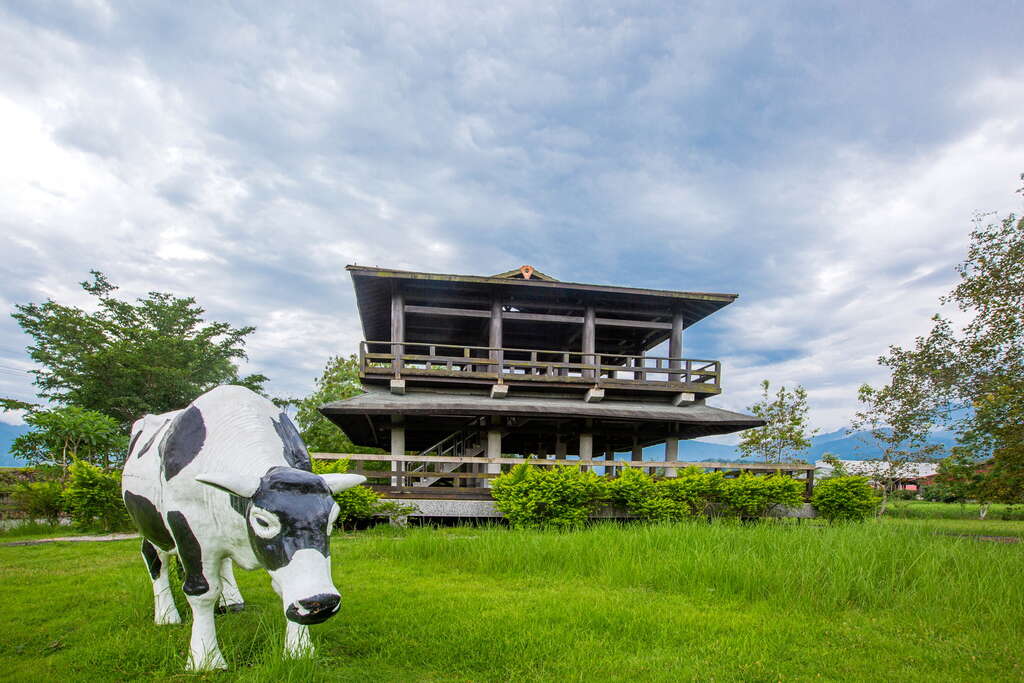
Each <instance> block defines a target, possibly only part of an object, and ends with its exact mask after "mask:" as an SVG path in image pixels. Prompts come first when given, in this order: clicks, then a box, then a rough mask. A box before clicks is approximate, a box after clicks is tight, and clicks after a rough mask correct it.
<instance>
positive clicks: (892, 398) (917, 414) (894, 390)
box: [850, 383, 942, 516]
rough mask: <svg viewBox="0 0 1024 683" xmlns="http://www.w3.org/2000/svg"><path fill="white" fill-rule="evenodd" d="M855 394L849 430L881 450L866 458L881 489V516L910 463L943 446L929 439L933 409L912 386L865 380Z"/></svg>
mask: <svg viewBox="0 0 1024 683" xmlns="http://www.w3.org/2000/svg"><path fill="white" fill-rule="evenodd" d="M857 398H858V399H859V400H860V402H861V408H860V410H858V411H857V412H856V413H855V414H854V417H853V420H852V424H851V426H852V429H851V430H850V431H851V432H852V433H859V434H860V435H859V436H858V438H859V439H860V440H861V443H862V447H863V448H865V449H867V450H869V451H870V452H875V451H876V450H880V451H881V452H882V456H881V457H880V458H868V459H866V460H865V462H866V463H867V464H868V467H869V471H870V478H871V480H872V481H874V482H876V483H877V484H878V485H879V486H880V487H881V489H882V501H881V505H879V507H878V515H879V516H881V515H883V514H885V508H886V504H887V503H888V500H889V497H890V496H891V495H892V492H893V491H894V490H895V489H896V487H897V485H898V484H899V482H900V480H901V479H905V478H907V477H908V476H909V475H910V473H911V468H912V463H915V462H921V461H922V460H930V459H931V458H932V457H933V455H934V454H935V453H936V452H937V451H939V450H940V449H941V448H942V447H941V446H938V445H935V444H929V443H928V434H929V431H930V430H931V427H932V425H933V421H932V412H931V411H930V410H928V408H927V407H922V405H921V400H920V397H919V396H918V395H917V394H916V393H915V392H914V390H913V388H911V387H904V386H901V385H898V384H895V383H893V384H889V385H887V386H884V387H882V388H881V389H875V388H874V387H872V386H870V385H868V384H864V385H861V387H860V389H859V390H858V392H857Z"/></svg>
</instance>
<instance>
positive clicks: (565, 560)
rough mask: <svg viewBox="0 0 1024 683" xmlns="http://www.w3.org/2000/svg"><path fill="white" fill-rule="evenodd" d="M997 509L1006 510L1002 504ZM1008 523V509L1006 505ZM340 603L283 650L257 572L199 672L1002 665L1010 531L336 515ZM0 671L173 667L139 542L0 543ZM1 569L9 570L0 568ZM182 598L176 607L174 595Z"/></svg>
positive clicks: (897, 676)
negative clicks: (354, 522)
mask: <svg viewBox="0 0 1024 683" xmlns="http://www.w3.org/2000/svg"><path fill="white" fill-rule="evenodd" d="M1007 524H1010V523H1007ZM1017 524H1018V527H1019V526H1020V524H1019V523H1017ZM332 556H333V562H334V565H333V567H334V576H335V581H336V583H337V585H338V587H339V588H340V589H341V591H342V595H343V604H342V609H341V611H340V613H339V614H338V615H337V616H336V617H335V618H333V619H332V620H330V621H328V622H326V623H325V624H323V625H320V626H316V627H313V640H314V643H315V644H316V646H317V648H318V653H317V655H316V656H315V657H314V658H313V659H305V660H298V661H290V660H284V659H282V658H281V657H280V654H279V653H280V649H281V633H282V630H283V624H284V621H283V615H282V613H281V605H280V601H279V599H278V598H277V596H276V595H274V594H273V593H272V591H271V590H270V588H269V585H268V580H267V577H266V574H265V573H262V572H241V571H239V572H237V574H236V575H237V578H238V580H239V584H240V587H241V589H242V592H243V594H244V595H245V599H246V606H247V607H246V611H245V612H242V613H240V614H228V615H224V616H223V617H220V618H218V624H219V625H218V633H219V636H220V639H221V648H222V650H223V651H224V655H225V657H226V658H227V660H228V662H229V664H230V665H231V667H232V670H231V672H229V673H227V674H223V675H222V674H218V675H216V676H211V678H216V679H217V680H246V681H264V680H266V681H270V680H275V681H277V680H296V681H298V680H302V681H307V680H359V681H449V680H452V681H454V680H458V681H507V680H517V681H520V680H551V681H566V680H568V681H594V680H600V681H603V680H613V681H635V680H656V681H657V680H664V681H677V680H722V681H732V680H736V681H752V680H753V681H761V680H764V681H768V680H780V679H787V680H788V679H798V680H807V679H818V678H819V677H820V678H821V679H825V680H858V681H859V680H877V681H889V680H909V681H913V680H1019V679H1020V678H1021V677H1022V674H1024V669H1022V668H1021V667H1022V656H1021V652H1020V648H1019V643H1020V642H1021V639H1022V637H1024V586H1022V582H1021V581H1020V580H1019V577H1020V566H1021V560H1022V559H1024V547H1022V546H1021V545H1009V544H996V543H981V542H978V541H976V540H972V539H969V538H960V537H958V536H949V535H938V534H937V533H936V529H935V528H934V527H928V526H926V525H924V524H919V523H918V522H916V521H913V520H907V521H906V522H903V521H898V520H897V521H887V520H883V521H881V522H870V523H867V524H862V525H848V526H824V525H811V524H806V523H804V524H795V523H776V522H769V523H757V524H739V523H721V522H716V523H714V524H708V523H704V522H692V523H686V524H677V525H666V526H645V525H631V526H620V525H617V524H614V523H608V524H600V525H595V526H593V527H591V528H588V529H585V530H582V531H578V532H571V533H557V532H537V531H515V530H510V529H507V528H499V527H477V528H452V529H431V528H415V529H408V530H396V529H391V528H387V527H383V528H376V529H373V530H370V531H366V532H359V533H355V534H346V535H344V536H340V537H337V538H335V539H334V541H333V543H332ZM0 585H2V586H3V590H2V591H0V609H2V610H3V613H4V615H5V618H4V619H3V620H0V679H3V678H4V677H9V678H11V679H12V680H34V679H38V680H42V679H48V680H69V679H71V680H111V679H117V680H126V679H136V678H140V677H146V678H161V679H163V678H179V677H181V676H182V667H183V666H184V655H185V651H186V648H187V643H188V624H187V623H186V624H185V625H183V626H175V627H156V626H154V625H153V624H152V597H151V591H150V586H149V581H148V577H147V575H146V572H145V569H144V567H143V564H142V560H141V558H140V557H139V554H138V543H137V542H136V541H126V542H115V543H103V544H99V543H97V544H85V543H79V544H61V543H57V544H48V545H45V546H26V547H14V548H0ZM11 587H14V588H13V589H12V588H11ZM178 599H179V606H180V608H181V610H182V615H183V616H184V617H185V619H186V622H188V611H187V607H186V606H185V605H184V603H183V601H182V600H181V596H180V593H179V595H178Z"/></svg>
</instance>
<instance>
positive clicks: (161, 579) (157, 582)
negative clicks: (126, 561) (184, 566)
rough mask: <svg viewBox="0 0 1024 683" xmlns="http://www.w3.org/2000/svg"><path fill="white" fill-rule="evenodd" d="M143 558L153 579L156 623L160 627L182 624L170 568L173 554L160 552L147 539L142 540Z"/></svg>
mask: <svg viewBox="0 0 1024 683" xmlns="http://www.w3.org/2000/svg"><path fill="white" fill-rule="evenodd" d="M142 558H143V559H144V560H146V567H147V568H148V569H149V575H150V576H151V577H152V578H153V602H154V603H155V605H154V607H155V609H154V615H155V616H154V621H156V623H157V624H158V625H162V624H180V623H181V615H179V614H178V608H177V606H176V605H175V604H174V595H173V594H172V593H171V582H170V579H169V572H168V567H169V566H170V562H169V561H170V559H171V554H170V553H168V552H166V551H163V550H160V549H159V548H157V547H156V546H155V545H153V544H152V543H150V542H149V541H148V540H146V539H145V538H144V539H142Z"/></svg>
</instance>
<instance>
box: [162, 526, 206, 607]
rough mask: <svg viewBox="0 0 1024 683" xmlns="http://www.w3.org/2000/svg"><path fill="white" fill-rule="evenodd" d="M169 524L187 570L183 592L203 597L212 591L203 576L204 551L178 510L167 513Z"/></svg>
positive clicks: (179, 554) (182, 587)
mask: <svg viewBox="0 0 1024 683" xmlns="http://www.w3.org/2000/svg"><path fill="white" fill-rule="evenodd" d="M167 523H168V524H170V525H171V533H172V534H174V542H175V544H177V546H178V557H179V558H181V564H182V567H183V568H184V569H185V582H184V583H183V584H182V585H181V590H183V591H184V592H185V595H202V594H203V593H205V592H206V591H208V590H210V583H209V582H208V581H207V580H206V576H204V575H203V549H202V548H201V547H200V546H199V541H198V540H197V539H196V535H195V534H194V533H193V532H192V527H190V526H189V525H188V520H186V519H185V515H183V514H182V513H181V512H179V511H178V510H171V511H170V512H168V513H167Z"/></svg>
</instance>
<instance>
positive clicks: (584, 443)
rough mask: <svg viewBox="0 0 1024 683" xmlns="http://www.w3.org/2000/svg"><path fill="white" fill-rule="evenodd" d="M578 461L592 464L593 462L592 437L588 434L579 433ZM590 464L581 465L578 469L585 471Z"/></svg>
mask: <svg viewBox="0 0 1024 683" xmlns="http://www.w3.org/2000/svg"><path fill="white" fill-rule="evenodd" d="M580 460H586V461H590V462H592V461H593V460H594V435H593V434H592V433H590V432H581V433H580ZM590 462H585V463H581V465H580V469H582V470H583V471H587V470H589V469H590V468H589V467H588V465H589V464H590Z"/></svg>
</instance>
